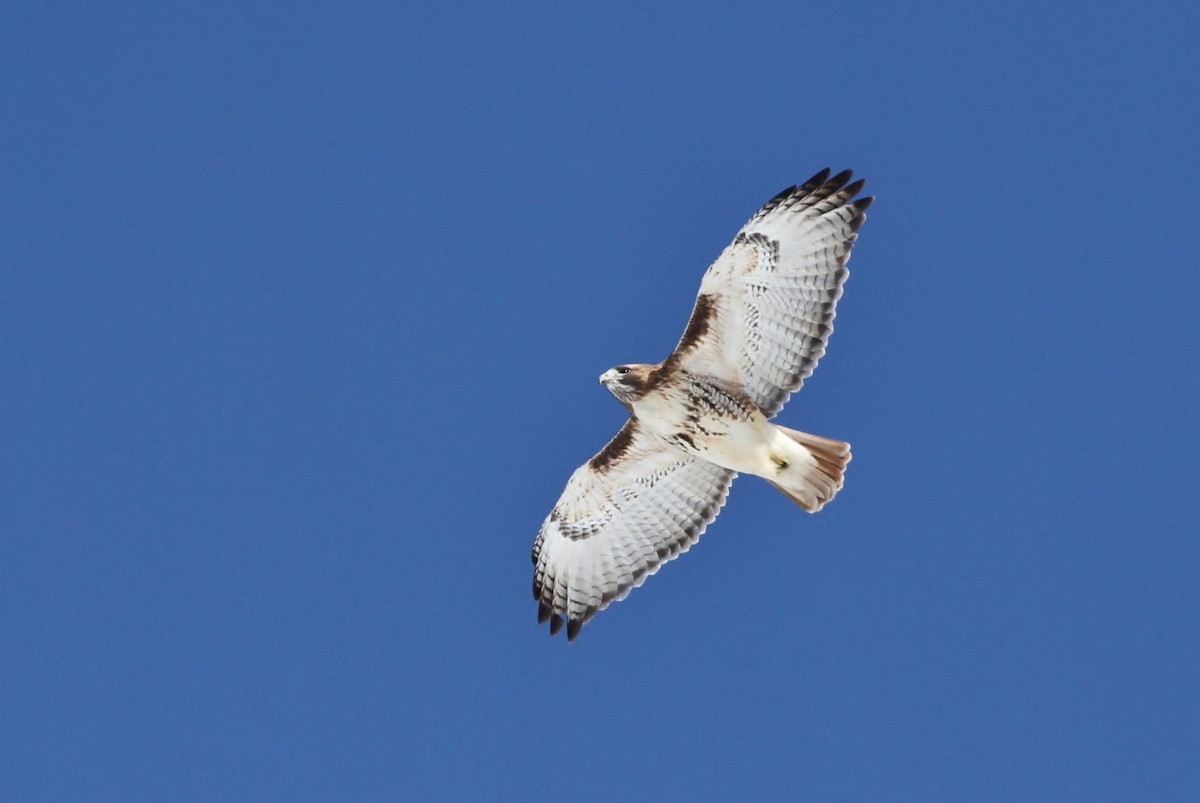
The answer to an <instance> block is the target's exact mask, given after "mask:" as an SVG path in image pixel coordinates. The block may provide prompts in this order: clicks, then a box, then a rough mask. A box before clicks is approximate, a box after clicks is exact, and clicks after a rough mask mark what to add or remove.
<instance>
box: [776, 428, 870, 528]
mask: <svg viewBox="0 0 1200 803" xmlns="http://www.w3.org/2000/svg"><path fill="white" fill-rule="evenodd" d="M775 429H777V430H779V431H780V432H781V433H783V434H784V435H786V436H788V437H789V438H791V439H792V440H793V441H795V442H796V443H798V444H800V446H802V447H804V450H805V451H806V452H808V456H809V457H811V460H804V461H795V462H793V463H791V464H790V465H787V466H785V467H783V468H782V470H781V471H780V472H779V473H778V474H776V475H775V478H774V479H770V478H768V479H767V482H769V483H771V484H772V485H774V486H775V487H776V488H778V489H779V490H780V491H782V492H783V495H784V496H786V497H787V498H788V499H791V500H792V501H793V502H795V503H796V504H797V505H799V506H800V507H802V508H804V509H805V510H807V511H808V512H809V513H816V512H817V511H818V510H820V509H821V508H822V507H824V506H825V503H826V502H828V501H829V500H830V499H833V497H834V496H836V495H837V492H838V491H840V490H841V489H842V483H843V481H844V480H843V477H844V475H845V472H846V464H847V463H849V462H850V444H848V443H845V442H843V441H835V440H831V439H830V438H822V437H820V436H818V435H809V434H808V433H807V432H800V431H798V430H795V429H788V428H787V427H781V426H779V425H778V424H776V425H775Z"/></svg>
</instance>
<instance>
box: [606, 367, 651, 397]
mask: <svg viewBox="0 0 1200 803" xmlns="http://www.w3.org/2000/svg"><path fill="white" fill-rule="evenodd" d="M654 368H655V366H653V365H645V364H635V365H618V366H617V367H615V368H609V369H608V370H607V371H605V372H604V373H602V374H600V384H601V385H604V387H606V388H608V389H609V391H610V392H611V393H612V395H614V396H616V397H617V400H618V401H620V402H621V404H623V405H625V406H626V407H628V406H629V405H631V404H633V403H634V402H635V401H637V400H638V399H640V398H642V395H643V394H645V393H646V391H648V390H649V389H650V385H651V374H652V373H653V371H654Z"/></svg>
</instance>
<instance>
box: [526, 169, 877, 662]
mask: <svg viewBox="0 0 1200 803" xmlns="http://www.w3.org/2000/svg"><path fill="white" fill-rule="evenodd" d="M849 180H850V172H849V171H845V172H843V173H841V174H839V175H837V176H834V177H833V178H829V171H822V172H821V173H818V174H817V175H816V176H814V177H813V178H812V179H810V180H809V181H808V182H806V183H805V184H803V185H801V186H799V187H791V188H789V189H787V190H784V191H783V192H782V193H780V194H779V195H777V196H776V197H775V198H773V199H772V200H771V201H769V202H768V203H767V204H766V205H765V206H764V207H763V208H762V209H761V210H760V211H759V212H758V214H756V215H755V216H754V217H753V218H751V219H750V222H749V223H747V224H746V225H745V226H744V227H743V228H742V230H741V231H740V232H739V233H738V235H737V236H736V237H735V238H734V240H733V242H732V243H731V244H730V245H729V247H727V248H726V249H725V251H724V252H722V254H721V255H720V256H719V257H718V258H717V260H716V261H715V262H714V263H713V264H712V266H711V267H710V268H709V269H708V272H707V273H705V275H704V279H703V281H702V282H701V285H700V293H699V296H698V297H697V299H696V305H695V307H694V309H693V311H692V316H691V318H690V319H689V321H688V325H687V328H686V329H685V331H684V334H683V337H682V338H681V339H680V341H679V344H678V345H677V346H676V347H675V350H674V351H673V352H672V353H671V354H670V356H668V357H667V359H665V360H663V362H661V363H659V364H657V365H643V364H637V365H619V366H617V367H615V368H612V369H610V370H608V371H606V372H605V373H604V374H602V375H601V377H600V381H601V383H603V384H604V385H605V386H606V387H607V388H608V389H609V390H610V391H612V393H613V395H614V396H616V397H617V399H618V400H619V401H620V402H621V403H622V404H624V405H625V406H626V407H627V408H628V409H629V411H630V418H629V421H627V422H626V424H625V426H624V427H622V428H621V430H620V432H618V433H617V435H616V436H615V437H614V438H613V439H612V440H611V441H610V442H609V443H608V445H607V446H605V447H604V449H602V450H601V451H600V452H599V453H598V454H597V455H596V456H595V457H593V458H592V459H591V460H589V461H588V462H587V463H585V464H584V465H582V466H580V467H579V468H578V469H576V471H575V473H574V474H572V476H571V478H570V480H569V481H568V482H567V487H566V489H565V490H564V492H563V495H562V497H561V498H560V499H559V501H558V503H557V504H556V505H555V507H554V509H553V510H552V511H551V513H550V515H549V516H548V517H547V518H546V521H545V523H544V524H543V525H542V529H541V531H540V532H539V533H538V538H537V540H536V542H535V543H534V547H533V562H534V567H535V569H534V584H533V592H534V598H535V599H536V600H537V601H538V619H539V621H541V622H545V621H546V620H549V621H550V630H551V633H552V634H553V633H556V632H558V630H559V628H561V627H562V625H563V623H564V620H565V622H566V624H567V635H568V638H570V639H574V637H575V636H576V635H577V634H578V633H579V630H580V628H581V627H582V625H583V623H584V622H586V621H587V620H588V619H590V618H591V617H592V616H593V615H594V614H595V613H596V612H597V611H599V610H602V609H603V608H604V607H606V606H607V605H608V604H609V603H610V602H612V601H614V600H619V599H623V598H624V597H625V596H626V595H627V594H628V593H629V591H630V590H631V589H632V588H635V587H636V586H638V585H640V584H641V583H642V582H643V581H644V580H645V578H646V577H647V576H649V575H650V574H653V573H654V572H655V571H656V570H657V569H658V567H659V566H660V565H661V564H662V563H663V562H665V561H666V560H669V559H670V558H672V557H674V556H675V555H677V554H679V553H681V552H683V551H686V550H687V548H688V547H689V546H690V545H691V544H692V543H693V542H694V541H695V540H696V539H697V538H698V537H699V536H700V534H701V533H702V532H703V531H704V528H705V527H706V526H707V524H708V523H709V522H711V521H712V520H713V519H714V518H715V517H716V515H717V513H718V511H719V510H720V507H721V505H723V504H724V501H725V498H726V495H727V494H728V490H729V485H730V483H731V482H732V481H733V479H734V477H735V476H737V474H739V473H744V474H754V475H757V476H760V477H762V478H764V479H766V480H767V481H769V482H771V483H772V484H773V485H775V487H777V488H779V490H781V491H782V492H783V493H784V494H785V495H787V496H788V497H789V498H790V499H792V500H793V501H795V502H796V503H797V504H799V505H800V506H801V507H803V508H804V509H805V510H808V511H810V512H816V511H817V510H819V509H820V508H821V507H822V506H823V505H824V504H825V503H826V502H828V501H829V500H830V499H832V498H833V496H834V495H835V494H836V493H837V492H838V490H839V489H841V487H842V482H843V472H844V469H845V466H846V464H847V463H848V462H849V460H850V446H849V444H847V443H843V442H841V441H836V440H830V439H827V438H821V437H818V436H815V435H809V434H807V433H803V432H799V431H797V430H792V429H788V428H786V427H782V426H779V425H776V424H772V423H771V421H770V419H771V418H773V417H774V416H775V414H776V413H778V412H779V410H780V409H781V408H782V407H783V405H784V403H785V402H786V401H787V398H788V396H789V395H790V394H791V393H793V392H794V391H796V390H798V389H799V388H800V386H801V384H803V381H804V379H805V378H807V377H808V376H809V375H810V374H811V373H812V371H813V369H814V368H815V367H816V364H817V361H818V360H819V359H820V358H821V356H822V355H823V354H824V351H825V344H826V342H827V340H828V337H829V334H830V332H832V330H833V327H832V321H833V317H834V311H835V307H836V303H837V300H838V298H839V297H840V296H841V288H842V284H843V283H844V281H845V279H846V276H847V271H846V268H845V264H846V261H847V260H848V259H849V256H850V249H851V247H852V245H853V243H854V240H855V237H856V232H857V231H858V228H859V227H860V226H861V225H862V222H863V220H864V219H865V214H864V213H865V210H866V208H867V206H868V205H869V204H870V202H871V200H872V199H871V198H862V199H859V200H854V196H855V195H857V194H858V192H859V191H860V190H861V188H862V184H863V182H862V181H861V180H860V181H857V182H854V183H852V184H851V183H849Z"/></svg>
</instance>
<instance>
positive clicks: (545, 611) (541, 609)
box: [538, 602, 550, 625]
mask: <svg viewBox="0 0 1200 803" xmlns="http://www.w3.org/2000/svg"><path fill="white" fill-rule="evenodd" d="M549 618H550V606H549V605H547V604H546V603H544V602H539V603H538V624H539V625H544V624H546V620H547V619H549Z"/></svg>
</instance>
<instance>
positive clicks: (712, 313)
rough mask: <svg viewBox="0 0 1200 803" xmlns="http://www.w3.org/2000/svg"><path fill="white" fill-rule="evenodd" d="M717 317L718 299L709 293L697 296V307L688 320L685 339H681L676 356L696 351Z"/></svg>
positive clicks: (684, 331) (684, 333) (684, 334)
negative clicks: (697, 345)
mask: <svg viewBox="0 0 1200 803" xmlns="http://www.w3.org/2000/svg"><path fill="white" fill-rule="evenodd" d="M716 317H717V303H716V299H715V298H713V297H712V295H711V294H709V293H701V294H700V295H699V296H697V297H696V306H695V308H693V309H692V317H691V318H688V323H687V328H686V329H684V330H683V337H682V338H680V340H679V345H678V346H676V347H675V354H679V353H681V352H686V351H691V350H692V349H694V348H695V347H696V344H697V343H699V342H700V338H702V337H704V336H705V335H706V334H708V330H709V329H711V328H712V324H713V321H715V320H716ZM672 356H674V355H672Z"/></svg>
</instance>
